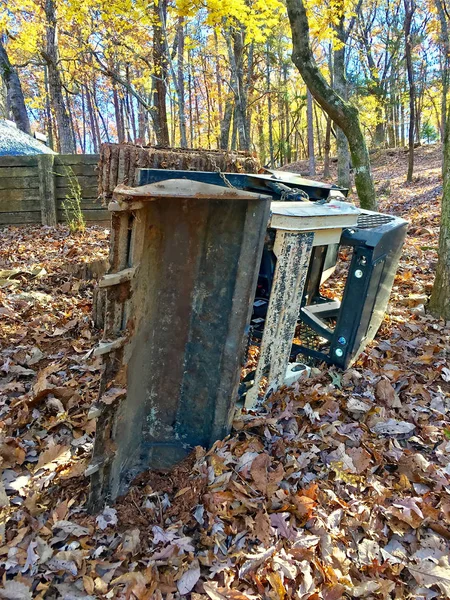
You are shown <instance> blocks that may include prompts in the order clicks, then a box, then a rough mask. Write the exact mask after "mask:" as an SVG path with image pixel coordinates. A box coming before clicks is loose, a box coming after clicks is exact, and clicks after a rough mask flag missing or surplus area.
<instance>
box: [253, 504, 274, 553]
mask: <svg viewBox="0 0 450 600" xmlns="http://www.w3.org/2000/svg"><path fill="white" fill-rule="evenodd" d="M253 531H254V535H255V537H257V538H258V539H259V540H261V542H262V543H263V545H264V546H266V547H269V546H270V545H271V539H272V538H271V536H272V526H271V525H270V519H269V515H268V514H267V513H266V512H264V511H262V510H260V511H259V512H258V514H257V515H256V517H255V527H254V530H253Z"/></svg>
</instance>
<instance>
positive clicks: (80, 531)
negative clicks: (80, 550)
mask: <svg viewBox="0 0 450 600" xmlns="http://www.w3.org/2000/svg"><path fill="white" fill-rule="evenodd" d="M52 529H53V530H59V531H61V533H63V534H65V537H66V538H67V537H68V536H70V535H74V536H75V537H82V536H83V535H89V534H90V533H91V532H90V530H89V529H88V528H87V527H82V526H81V525H78V523H71V522H70V521H66V520H64V519H63V520H61V521H56V523H55V524H54V525H53V527H52ZM58 537H59V538H60V539H65V538H63V537H62V536H61V534H58Z"/></svg>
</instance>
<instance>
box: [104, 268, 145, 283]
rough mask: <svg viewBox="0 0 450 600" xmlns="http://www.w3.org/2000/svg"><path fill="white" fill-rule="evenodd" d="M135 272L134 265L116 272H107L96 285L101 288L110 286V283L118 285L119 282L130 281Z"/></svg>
mask: <svg viewBox="0 0 450 600" xmlns="http://www.w3.org/2000/svg"><path fill="white" fill-rule="evenodd" d="M135 273H136V267H130V268H129V269H123V270H122V271H118V272H117V273H108V274H107V275H103V277H102V278H101V279H100V281H99V284H98V285H99V286H100V287H101V288H106V287H110V286H112V285H120V284H121V283H125V282H126V281H131V280H132V279H133V277H134V274H135Z"/></svg>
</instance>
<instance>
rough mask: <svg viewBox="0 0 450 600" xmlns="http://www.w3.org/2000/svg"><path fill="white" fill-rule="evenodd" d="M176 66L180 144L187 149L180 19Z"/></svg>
mask: <svg viewBox="0 0 450 600" xmlns="http://www.w3.org/2000/svg"><path fill="white" fill-rule="evenodd" d="M177 44H178V65H177V96H178V115H179V120H180V144H181V147H182V148H187V134H186V107H185V99H184V23H183V19H182V18H181V17H180V20H179V22H178V26H177Z"/></svg>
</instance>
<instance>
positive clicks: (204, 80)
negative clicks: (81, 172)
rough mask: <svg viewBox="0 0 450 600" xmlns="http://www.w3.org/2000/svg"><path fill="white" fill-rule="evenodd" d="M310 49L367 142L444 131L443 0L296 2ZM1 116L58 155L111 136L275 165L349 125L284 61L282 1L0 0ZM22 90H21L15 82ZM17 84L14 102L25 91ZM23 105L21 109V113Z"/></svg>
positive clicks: (335, 144)
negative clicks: (248, 154)
mask: <svg viewBox="0 0 450 600" xmlns="http://www.w3.org/2000/svg"><path fill="white" fill-rule="evenodd" d="M304 4H305V6H306V9H307V11H308V17H309V27H310V40H311V44H312V50H313V53H314V58H315V60H316V62H317V64H318V65H319V67H320V71H321V72H322V74H323V75H324V77H325V79H326V80H327V81H328V83H330V84H331V85H332V86H333V88H334V89H335V90H336V91H337V92H338V93H339V94H340V96H341V97H342V98H344V99H350V100H351V101H352V102H353V104H354V105H356V106H357V108H358V109H359V111H360V120H361V124H362V127H363V131H364V134H365V136H366V140H367V142H368V144H369V146H371V147H399V146H405V144H407V143H408V133H409V130H410V129H411V128H412V132H413V136H412V138H413V139H412V142H413V143H414V144H416V145H417V144H419V143H430V142H433V141H436V140H439V139H442V138H443V136H444V129H445V107H446V102H447V95H448V85H449V47H450V44H449V32H448V9H447V7H446V5H445V2H444V0H403V1H400V0H357V1H355V0H337V1H329V2H317V1H315V0H308V1H307V2H305V3H304ZM0 6H1V7H2V9H1V15H0V72H1V73H2V79H3V86H2V92H3V94H0V116H8V115H9V116H11V115H12V116H14V118H15V120H16V122H19V127H21V128H22V129H24V130H30V127H31V128H32V129H33V130H34V129H38V130H39V131H41V132H44V131H45V133H46V134H47V137H48V143H49V145H50V146H51V147H52V148H54V149H55V150H57V151H59V152H61V153H65V154H66V153H74V152H78V153H92V152H93V153H96V152H98V150H99V147H100V144H101V143H102V142H107V141H118V142H123V141H129V142H133V143H137V144H158V145H161V146H167V145H171V146H181V147H202V148H222V149H240V150H250V151H252V152H255V153H257V154H258V155H259V158H260V159H261V162H262V164H264V165H268V166H279V165H282V164H286V163H290V162H294V161H296V160H301V159H305V158H307V157H309V158H310V165H309V171H310V174H315V164H314V157H318V158H323V159H324V173H323V176H324V177H327V176H329V161H330V155H333V156H335V155H336V154H338V155H339V156H340V158H341V160H340V161H339V162H340V169H339V172H338V178H339V183H341V184H342V185H348V184H349V173H348V164H349V159H348V151H347V149H346V139H345V136H344V135H343V134H342V133H341V132H340V131H339V129H338V128H337V127H336V126H335V125H334V124H333V123H332V121H331V119H330V117H328V116H327V115H326V114H325V113H324V112H323V110H322V108H321V107H320V106H319V104H317V103H316V101H315V100H314V99H313V97H312V96H311V94H309V92H307V88H306V86H305V84H304V83H303V80H302V78H301V76H300V74H299V72H298V70H297V69H296V68H295V66H294V65H293V64H292V61H291V52H292V43H291V31H290V26H289V21H288V18H287V14H286V8H285V6H284V5H283V3H282V2H280V1H279V0H229V2H218V1H217V0H205V1H199V0H174V1H169V0H159V1H158V2H151V1H150V2H147V1H143V0H134V1H131V0H110V1H109V2H103V1H101V2H98V1H95V2H94V1H92V0H65V1H60V0H8V1H7V2H6V0H1V2H0ZM20 87H21V90H20V89H19V88H20ZM21 93H23V101H22V99H21V97H20V96H21ZM24 106H25V107H26V111H25V114H23V112H24Z"/></svg>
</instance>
